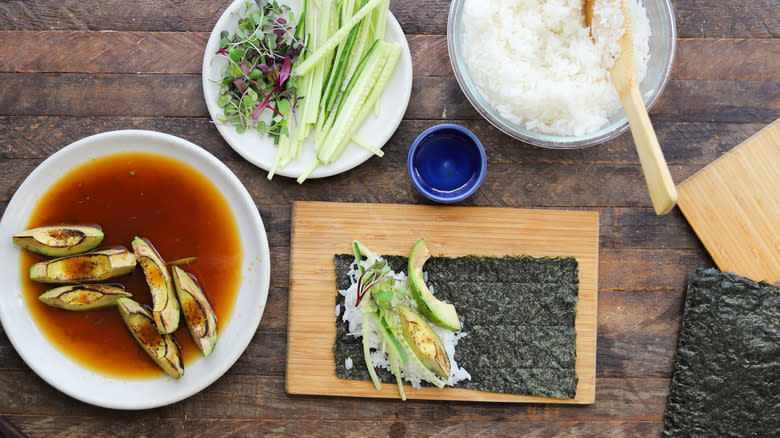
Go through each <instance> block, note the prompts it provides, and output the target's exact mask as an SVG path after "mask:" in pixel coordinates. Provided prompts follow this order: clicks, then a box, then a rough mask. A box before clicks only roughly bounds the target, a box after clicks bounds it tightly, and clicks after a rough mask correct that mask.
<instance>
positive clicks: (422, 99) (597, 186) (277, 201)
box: [0, 0, 780, 438]
mask: <svg viewBox="0 0 780 438" xmlns="http://www.w3.org/2000/svg"><path fill="white" fill-rule="evenodd" d="M230 3H231V0H217V1H211V2H201V1H195V0H176V1H163V0H139V1H134V2H120V1H117V0H106V1H101V2H97V1H90V0H78V1H77V0H37V1H29V0H3V1H0V47H2V49H0V214H2V213H3V212H4V211H5V209H6V207H7V205H8V202H9V200H10V199H11V196H13V194H14V193H15V191H16V189H17V188H18V187H19V184H21V182H22V181H23V180H24V178H25V177H26V176H27V175H28V174H29V173H30V172H31V171H32V170H33V169H34V168H35V166H37V165H38V164H39V163H40V162H41V161H42V160H43V159H45V158H46V157H48V156H49V155H51V154H52V153H53V152H55V151H57V150H59V149H61V148H62V147H64V146H66V145H67V144H69V143H72V142H74V141H76V140H79V139H81V138H83V137H85V136H88V135H91V134H95V133H99V132H106V131H111V130H116V129H128V128H133V129H152V130H156V131H162V132H168V133H172V134H174V135H177V136H179V137H183V138H185V139H187V140H190V141H192V142H194V143H195V144H198V145H200V146H201V147H203V148H204V149H205V150H207V151H209V152H210V153H212V154H214V155H215V156H216V157H217V158H218V159H220V160H221V161H223V162H225V163H226V164H227V166H228V167H229V168H230V169H231V170H232V171H233V172H234V173H236V175H237V176H238V177H239V178H240V179H241V181H242V183H244V185H245V186H246V187H247V189H248V190H249V192H250V194H251V196H252V198H253V200H254V202H255V203H256V205H257V208H258V209H259V210H260V212H261V214H262V217H263V222H264V224H265V226H266V230H267V232H268V239H269V242H270V244H271V255H272V273H271V289H270V291H269V296H268V302H267V310H266V312H265V314H264V317H263V320H262V322H261V324H260V327H259V328H258V331H257V332H256V333H255V334H254V337H253V339H252V342H251V343H250V344H249V347H248V348H247V350H246V351H245V353H244V354H243V355H242V356H241V357H240V358H239V360H238V361H237V362H236V364H235V365H234V366H233V367H232V368H231V369H230V370H229V371H228V372H227V373H226V374H225V376H223V377H222V378H221V379H219V380H218V381H217V382H215V383H214V384H213V385H211V386H210V387H209V388H207V389H206V390H205V391H203V392H201V393H199V394H196V395H194V396H193V397H191V398H189V399H187V400H184V401H182V402H180V403H176V404H174V405H171V406H167V407H164V408H160V409H152V410H146V411H139V412H117V411H110V410H106V409H100V408H95V407H92V406H89V405H86V404H83V403H80V402H77V401H75V400H73V399H71V398H69V397H67V396H65V395H63V394H61V393H59V392H58V391H56V390H55V389H53V388H52V387H51V386H49V385H47V384H46V383H45V382H43V381H42V380H41V379H40V378H39V377H37V376H36V375H35V374H34V373H33V372H32V371H30V369H29V368H28V367H27V366H26V364H24V362H23V361H22V360H21V358H20V357H19V356H18V354H17V353H16V351H15V350H14V349H13V347H12V346H11V345H10V343H9V341H8V339H7V337H6V336H5V334H4V332H3V330H2V328H0V415H3V416H5V417H7V418H9V419H10V420H11V421H13V422H14V423H15V424H16V425H17V426H19V427H20V428H21V429H22V431H23V432H25V433H27V434H28V435H29V436H30V437H31V438H35V437H46V438H48V437H58V436H68V437H75V438H88V437H89V438H91V437H96V436H97V437H101V436H106V437H108V436H110V437H138V436H147V437H156V436H164V437H167V436H182V437H204V436H208V437H211V436H236V437H238V436H242V437H243V436H249V437H253V436H303V437H317V436H354V437H362V436H367V437H375V436H376V437H378V436H383V437H386V436H390V437H393V438H401V437H417V436H433V437H444V436H476V437H493V436H498V437H502V436H532V437H533V436H545V437H557V436H560V437H570V436H618V437H623V436H659V435H660V431H661V428H662V425H663V411H664V408H665V406H666V400H667V399H666V397H667V395H668V389H669V378H670V374H671V369H672V368H671V364H672V360H673V358H674V354H675V349H676V343H677V333H678V330H679V324H680V320H681V317H682V298H683V296H684V293H685V285H686V278H687V275H688V273H689V272H691V271H693V270H694V269H695V268H697V267H711V266H715V262H714V261H713V260H712V258H711V257H710V255H709V254H708V253H707V251H706V249H705V248H704V246H703V245H702V243H701V242H700V240H699V238H698V237H697V236H696V234H695V233H694V231H693V230H692V229H691V227H690V225H689V224H688V223H687V221H686V219H685V216H684V215H683V214H682V212H681V211H679V210H674V211H673V212H672V213H671V214H670V215H667V216H664V217H661V218H659V217H656V216H655V215H654V214H653V212H652V209H651V208H650V205H649V199H648V197H647V195H646V193H645V192H646V190H645V189H644V187H643V185H642V181H641V172H640V170H639V167H638V161H637V157H636V152H635V151H634V149H633V142H632V140H631V136H630V135H629V134H625V135H622V136H620V137H618V138H616V139H614V140H612V141H609V142H607V143H604V144H602V145H599V146H596V147H592V148H587V149H582V150H574V151H552V150H546V149H542V148H537V147H532V146H530V145H527V144H523V143H521V142H519V141H516V140H514V139H512V138H510V137H508V136H506V135H504V134H502V133H500V132H499V131H497V130H496V129H495V128H493V127H492V126H491V125H490V124H489V123H487V122H486V121H485V120H483V119H481V118H480V117H479V116H478V115H477V114H476V112H475V111H474V110H473V108H471V107H470V105H469V104H468V102H467V101H466V100H465V97H464V96H463V93H462V92H461V91H460V90H459V88H458V87H457V84H456V82H455V80H454V78H453V76H452V71H451V67H450V62H449V58H448V56H447V49H446V35H445V32H446V19H447V13H448V9H449V6H450V3H451V2H450V1H449V0H429V1H426V2H419V1H416V0H392V1H391V4H390V7H391V10H392V11H393V13H394V15H395V16H396V18H397V19H398V20H399V22H400V24H401V26H402V28H403V29H404V31H405V32H406V35H407V41H408V42H409V46H410V49H411V54H412V59H413V64H414V91H413V95H412V100H411V102H410V106H409V110H408V111H407V114H406V115H405V118H404V120H403V121H402V123H401V125H400V126H399V129H398V131H397V132H396V134H395V135H394V136H393V137H392V138H391V139H390V141H389V142H388V143H387V144H386V145H385V147H384V151H385V152H386V155H385V157H384V158H382V159H373V158H372V159H370V160H368V161H367V162H366V163H364V164H362V165H361V166H359V167H358V168H356V169H354V170H352V171H350V172H346V173H345V174H342V175H339V176H335V177H331V178H327V179H324V180H320V181H314V180H312V181H308V182H307V183H306V184H305V185H304V186H299V185H298V184H296V183H295V182H294V181H291V180H289V179H286V178H275V179H274V180H273V181H270V182H269V181H267V180H266V179H265V172H263V171H262V170H259V169H257V168H255V167H254V166H252V165H250V164H248V163H247V162H245V161H243V160H242V159H241V158H240V157H239V156H238V155H237V154H236V153H235V152H233V150H232V149H231V148H230V147H229V146H228V145H227V144H226V143H225V142H224V140H222V139H221V137H220V136H219V134H218V133H217V131H216V129H214V127H213V125H212V124H211V122H210V121H209V117H208V115H207V113H206V109H205V105H204V103H203V101H202V100H201V99H202V97H201V91H200V90H201V85H200V65H201V61H202V56H203V53H202V51H203V47H204V46H205V41H206V38H208V35H209V34H210V32H211V31H212V28H213V26H214V24H215V23H216V21H217V19H218V17H219V16H220V14H221V13H222V11H224V10H225V8H226V7H227V6H228V5H229V4H230ZM672 3H673V6H674V9H675V12H676V18H677V31H678V41H677V43H678V44H677V56H676V58H675V65H674V67H673V70H672V74H671V82H670V84H669V86H668V87H667V89H666V90H665V91H664V93H663V95H662V96H661V99H660V100H659V102H658V103H657V105H656V106H655V107H654V108H653V109H652V111H651V112H650V117H651V119H652V121H653V125H654V127H655V129H656V131H657V134H658V138H659V142H660V143H661V146H662V147H663V149H664V155H665V157H666V158H667V161H668V162H669V163H670V167H671V170H672V175H673V177H674V179H675V181H677V182H678V183H679V182H682V181H684V180H685V179H686V178H688V177H690V176H691V175H693V174H695V173H696V172H697V171H699V170H701V169H702V168H703V167H704V166H706V165H708V164H709V163H711V162H713V161H714V160H716V159H717V158H718V157H720V156H722V155H724V154H725V153H726V152H728V151H730V150H731V149H733V148H734V147H735V146H736V145H738V144H740V143H741V142H743V141H745V140H746V139H747V138H748V137H750V136H751V135H753V134H754V133H755V132H757V131H758V130H760V129H761V128H763V127H764V126H766V125H767V124H769V123H771V122H772V121H774V120H775V119H777V118H778V117H780V100H778V96H779V95H780V90H779V89H778V86H779V84H780V66H779V65H778V63H780V56H778V51H779V50H780V49H779V47H780V18H779V17H780V8H777V0H746V1H741V2H734V1H730V2H729V1H723V0H673V2H672ZM442 122H452V123H457V124H460V125H463V126H465V127H467V128H469V129H470V130H472V131H473V132H474V133H475V134H476V135H478V136H479V138H480V139H481V140H482V143H483V144H484V145H485V147H486V149H487V151H488V174H487V177H486V181H485V183H484V184H483V186H482V187H481V188H480V190H479V191H478V192H477V194H476V195H475V196H474V197H472V198H470V199H469V200H467V201H466V202H465V203H464V204H463V205H467V206H482V207H510V208H535V209H575V210H586V211H596V212H598V213H599V219H600V227H599V237H598V238H599V254H598V257H599V269H598V278H599V299H598V329H597V332H598V339H597V350H596V361H597V367H596V379H597V381H596V402H595V403H594V404H592V405H585V406H570V405H552V404H539V403H532V404H521V403H513V404H509V403H484V402H448V401H423V400H410V401H407V402H406V403H401V402H399V401H397V400H392V399H370V400H369V399H363V398H361V399H357V398H348V397H327V396H304V395H290V394H287V393H286V391H285V373H286V364H285V359H286V354H287V345H286V344H287V336H288V331H287V324H288V321H289V318H288V302H289V293H290V290H289V285H290V262H291V254H290V242H291V230H290V223H291V221H292V204H293V203H294V202H295V201H334V202H338V201H340V202H351V203H367V202H378V203H392V204H422V205H430V203H429V202H428V201H427V200H426V199H425V198H422V197H421V196H419V195H418V194H417V192H416V191H415V189H414V188H413V187H412V186H411V183H410V182H409V180H408V177H407V176H406V175H405V171H406V164H405V158H406V154H407V152H408V150H409V145H410V144H411V142H412V141H413V140H414V138H415V137H416V136H417V135H418V134H419V133H420V132H422V131H423V130H424V129H426V128H428V127H430V126H433V125H435V124H438V123H442Z"/></svg>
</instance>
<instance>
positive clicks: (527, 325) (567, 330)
mask: <svg viewBox="0 0 780 438" xmlns="http://www.w3.org/2000/svg"><path fill="white" fill-rule="evenodd" d="M384 259H385V260H387V262H388V264H389V265H390V267H391V268H392V269H393V270H394V271H396V272H406V266H407V259H406V258H405V257H399V256H385V257H384ZM353 260H354V257H353V256H352V255H347V254H342V255H336V256H335V257H334V263H335V266H336V285H337V288H338V289H340V290H343V289H346V288H348V287H349V285H350V281H349V278H348V277H347V272H348V271H349V265H350V263H351V262H352V261H353ZM424 270H425V271H426V272H427V273H428V284H429V285H431V286H432V287H433V291H434V293H435V295H436V297H437V298H439V299H440V300H444V301H447V302H450V303H452V304H454V305H455V308H456V309H457V311H458V314H459V315H460V317H461V323H462V326H463V331H464V332H466V333H467V335H466V336H465V337H463V338H461V339H460V341H458V346H457V348H456V350H455V360H456V361H457V362H458V364H459V365H460V366H462V367H463V368H465V369H466V370H467V371H468V372H469V373H470V374H471V380H466V381H462V382H460V383H458V384H457V387H459V388H468V389H474V390H479V391H490V392H500V393H509V394H524V395H533V396H542V397H554V398H560V399H571V398H574V396H575V390H576V387H577V376H576V374H575V372H574V364H575V361H576V345H575V341H576V332H575V329H574V319H575V316H576V304H577V292H578V288H579V281H578V269H577V261H576V259H574V258H571V257H569V258H534V257H526V256H521V257H502V258H497V257H473V256H469V257H457V258H449V257H431V258H430V259H429V260H428V261H427V262H426V264H425V269H424ZM343 302H344V299H343V297H342V296H341V295H340V294H338V293H336V304H339V305H343ZM336 327H337V334H336V342H335V344H334V352H335V362H336V375H337V376H338V377H340V378H343V379H352V380H370V377H369V375H368V371H367V370H366V367H365V363H364V361H363V351H362V343H361V342H362V341H361V339H360V338H356V337H353V336H350V335H349V334H348V333H347V330H348V328H347V324H346V323H343V322H342V321H341V318H340V317H339V318H338V319H337V321H336ZM347 357H350V358H351V359H352V361H353V364H354V365H353V367H352V368H351V369H349V370H347V369H346V367H345V365H344V360H345V358H347ZM377 374H378V375H379V376H380V378H381V379H382V381H383V382H395V377H393V376H392V374H390V373H389V372H387V371H385V370H383V369H377Z"/></svg>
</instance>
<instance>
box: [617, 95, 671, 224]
mask: <svg viewBox="0 0 780 438" xmlns="http://www.w3.org/2000/svg"><path fill="white" fill-rule="evenodd" d="M619 94H620V99H621V100H622V101H623V108H624V109H625V111H626V116H628V123H629V125H630V126H631V135H632V136H633V137H634V144H636V151H637V154H638V155H639V162H640V163H642V172H644V174H645V181H646V183H647V188H648V190H649V191H650V200H651V201H652V202H653V208H654V209H655V213H656V214H658V215H661V214H666V213H669V211H671V210H672V208H674V206H675V205H676V204H677V189H676V188H675V187H674V181H673V180H672V175H671V174H670V173H669V167H667V166H666V160H665V159H664V154H663V152H661V146H660V145H659V144H658V139H657V138H656V136H655V130H653V125H652V124H651V123H650V117H648V115H647V110H646V109H645V104H644V102H643V101H642V95H641V94H640V93H639V87H637V86H636V85H634V86H632V87H628V89H627V92H625V93H619Z"/></svg>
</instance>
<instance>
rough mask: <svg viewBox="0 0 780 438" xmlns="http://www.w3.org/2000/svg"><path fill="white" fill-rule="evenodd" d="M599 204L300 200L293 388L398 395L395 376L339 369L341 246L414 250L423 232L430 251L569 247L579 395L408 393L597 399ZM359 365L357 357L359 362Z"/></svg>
mask: <svg viewBox="0 0 780 438" xmlns="http://www.w3.org/2000/svg"><path fill="white" fill-rule="evenodd" d="M598 230H599V223H598V212H592V211H561V210H520V209H509V208H485V207H454V206H424V205H391V204H350V203H329V202H296V203H295V204H294V206H293V215H292V241H291V261H290V307H289V322H288V324H289V325H288V335H287V392H288V393H290V394H313V395H338V396H357V397H387V398H398V388H397V387H396V385H395V384H386V385H382V390H381V391H377V390H376V389H375V388H374V386H373V384H372V383H371V382H361V381H352V380H343V379H339V378H337V377H336V374H335V365H334V358H333V351H332V350H331V348H332V347H333V342H334V341H335V339H336V325H335V324H336V323H335V319H336V318H335V304H336V301H335V299H336V294H337V293H338V292H337V291H336V278H335V272H334V265H333V256H334V255H335V254H344V253H346V254H351V253H352V241H353V240H360V241H361V242H363V243H365V244H366V245H367V246H368V247H369V248H371V249H372V250H373V251H375V252H376V253H378V254H386V255H408V253H409V251H410V250H411V248H412V245H413V244H414V243H415V242H417V240H419V239H421V238H424V239H425V243H426V245H427V246H428V248H429V249H430V251H431V254H432V255H446V256H464V255H470V254H476V255H485V256H504V255H521V254H527V255H532V256H537V257H541V256H573V257H575V258H576V259H577V262H578V265H579V284H580V289H579V299H578V302H577V317H576V320H575V329H576V331H577V341H576V349H577V362H576V365H575V372H576V374H577V377H578V383H577V389H576V397H575V398H574V399H572V400H558V399H552V398H543V397H529V396H522V395H514V394H496V393H489V392H480V391H473V390H467V389H460V388H451V387H445V388H443V389H439V388H425V387H424V388H421V389H419V390H415V389H412V388H411V387H408V388H407V389H406V395H407V398H410V399H429V400H472V401H496V402H533V403H575V404H587V403H593V402H594V401H595V383H596V294H597V282H598V281H597V276H598V242H599V231H598ZM358 366H359V365H358Z"/></svg>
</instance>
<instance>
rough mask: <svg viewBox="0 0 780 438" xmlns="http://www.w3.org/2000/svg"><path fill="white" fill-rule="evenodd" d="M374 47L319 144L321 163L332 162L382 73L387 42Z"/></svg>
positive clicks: (318, 154) (318, 157) (385, 58)
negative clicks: (330, 126)
mask: <svg viewBox="0 0 780 438" xmlns="http://www.w3.org/2000/svg"><path fill="white" fill-rule="evenodd" d="M375 49H376V50H373V51H371V53H369V54H368V55H367V59H366V65H365V67H364V68H363V71H362V72H361V73H360V75H359V77H358V78H357V80H356V81H355V84H354V87H353V88H352V90H351V91H350V92H349V94H345V96H344V104H343V105H340V106H341V108H339V112H338V116H337V118H336V120H335V121H334V123H333V127H332V128H331V129H330V132H328V135H327V137H326V138H325V139H324V140H323V143H322V145H321V146H320V150H319V152H318V153H317V159H318V160H319V161H320V162H321V163H332V162H333V161H334V160H335V158H336V151H337V149H339V145H340V143H341V142H342V141H343V140H344V139H345V138H349V137H346V136H347V131H348V129H349V126H350V125H351V124H352V123H356V119H357V116H358V113H359V112H360V109H361V108H362V107H363V104H364V103H365V101H366V99H367V98H368V96H369V94H371V90H372V89H373V87H374V85H375V84H376V81H377V79H379V76H380V74H381V73H382V68H383V67H384V64H385V61H386V60H387V57H386V51H387V43H382V42H380V43H378V44H377V46H376V48H375Z"/></svg>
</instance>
